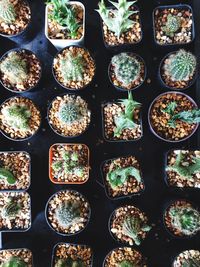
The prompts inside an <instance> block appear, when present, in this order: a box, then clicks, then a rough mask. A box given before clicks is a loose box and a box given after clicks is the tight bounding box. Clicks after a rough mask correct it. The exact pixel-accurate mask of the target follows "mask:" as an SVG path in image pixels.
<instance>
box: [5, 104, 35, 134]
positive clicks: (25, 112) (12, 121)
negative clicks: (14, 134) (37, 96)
mask: <svg viewBox="0 0 200 267" xmlns="http://www.w3.org/2000/svg"><path fill="white" fill-rule="evenodd" d="M2 114H3V119H4V120H5V121H6V123H7V124H8V125H9V126H10V127H11V128H13V129H15V130H20V131H27V130H29V128H30V127H29V119H30V117H31V111H30V109H29V107H28V106H26V105H24V104H19V105H18V104H13V105H10V106H7V107H5V108H3V109H2Z"/></svg>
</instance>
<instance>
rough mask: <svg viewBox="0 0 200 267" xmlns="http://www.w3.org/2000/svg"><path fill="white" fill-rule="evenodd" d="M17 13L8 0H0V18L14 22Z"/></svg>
mask: <svg viewBox="0 0 200 267" xmlns="http://www.w3.org/2000/svg"><path fill="white" fill-rule="evenodd" d="M16 17H17V14H16V12H15V7H14V5H13V3H12V2H11V1H10V0H1V1H0V20H2V21H3V22H5V23H9V24H11V23H13V22H15V20H16Z"/></svg>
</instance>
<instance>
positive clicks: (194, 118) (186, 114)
mask: <svg viewBox="0 0 200 267" xmlns="http://www.w3.org/2000/svg"><path fill="white" fill-rule="evenodd" d="M174 120H181V121H184V122H186V123H189V124H193V123H199V122H200V109H193V110H188V111H182V112H179V113H177V114H175V115H174Z"/></svg>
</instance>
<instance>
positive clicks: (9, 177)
mask: <svg viewBox="0 0 200 267" xmlns="http://www.w3.org/2000/svg"><path fill="white" fill-rule="evenodd" d="M0 179H4V180H6V182H7V183H8V184H11V185H12V184H15V183H16V178H15V176H14V175H13V173H12V172H11V171H9V170H7V169H5V168H0Z"/></svg>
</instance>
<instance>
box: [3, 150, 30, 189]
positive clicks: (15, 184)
mask: <svg viewBox="0 0 200 267" xmlns="http://www.w3.org/2000/svg"><path fill="white" fill-rule="evenodd" d="M30 180H31V158H30V155H29V154H28V153H27V152H25V151H16V152H14V151H12V152H0V190H27V189H28V188H29V186H30V183H31V181H30Z"/></svg>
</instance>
